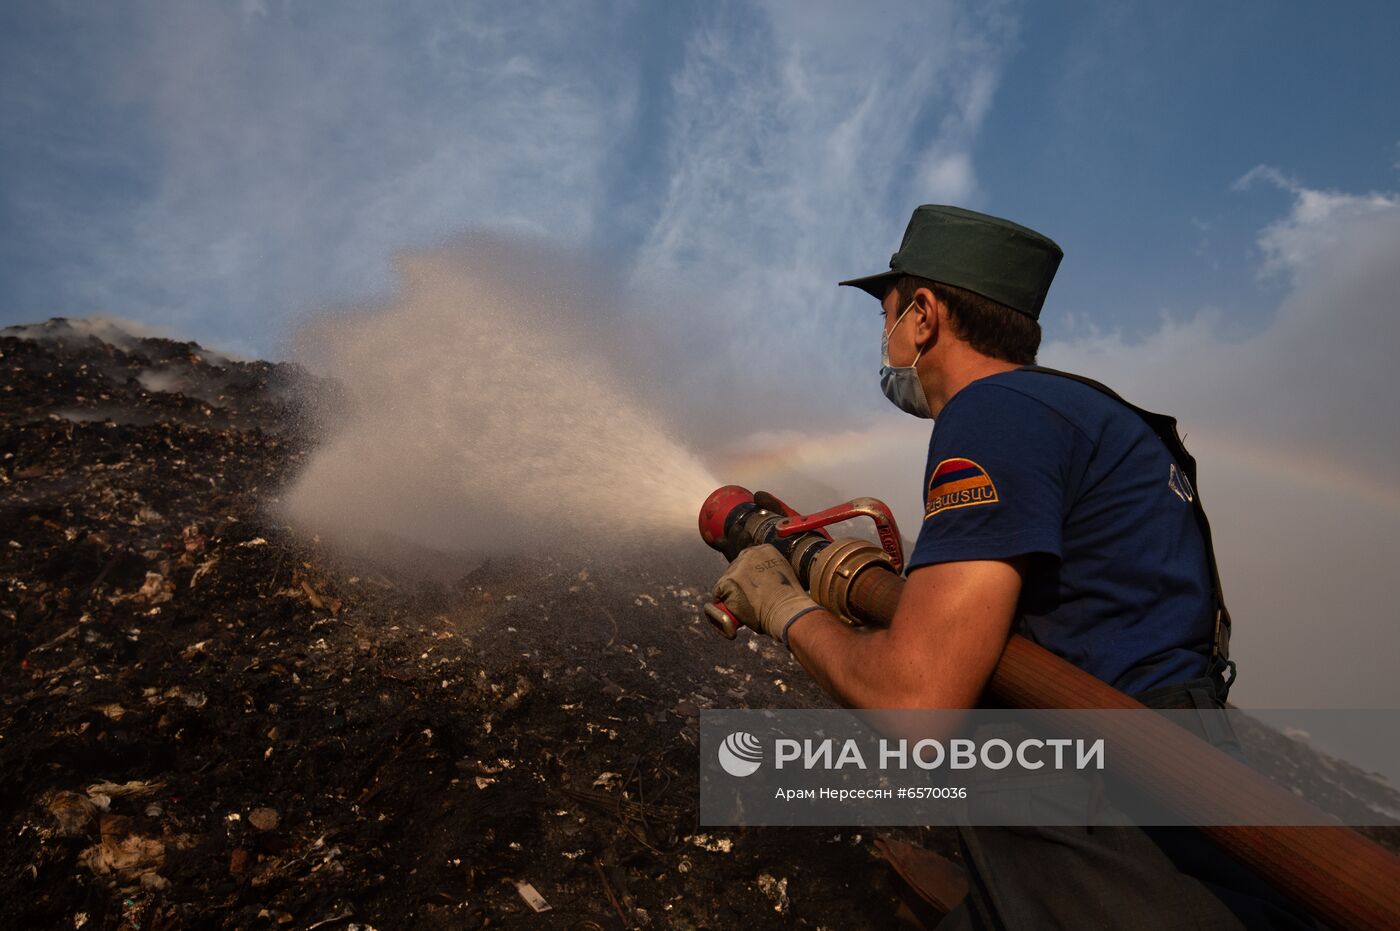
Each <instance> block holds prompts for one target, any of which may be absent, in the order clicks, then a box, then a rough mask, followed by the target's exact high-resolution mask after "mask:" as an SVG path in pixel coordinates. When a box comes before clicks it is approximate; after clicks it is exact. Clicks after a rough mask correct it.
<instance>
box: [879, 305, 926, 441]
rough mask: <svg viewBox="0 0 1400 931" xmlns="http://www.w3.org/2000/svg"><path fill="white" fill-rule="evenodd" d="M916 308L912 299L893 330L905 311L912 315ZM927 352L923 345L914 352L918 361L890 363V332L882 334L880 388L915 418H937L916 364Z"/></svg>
mask: <svg viewBox="0 0 1400 931" xmlns="http://www.w3.org/2000/svg"><path fill="white" fill-rule="evenodd" d="M913 307H914V302H913V301H910V302H909V306H908V307H906V308H904V311H903V312H902V313H900V315H899V318H898V319H896V320H895V322H894V326H892V327H890V333H893V332H894V331H895V330H896V329H897V328H898V327H899V324H900V323H901V321H903V320H904V317H905V314H908V313H909V311H910V310H911V309H913ZM923 354H924V350H923V348H922V347H920V349H919V351H918V352H917V353H915V355H914V362H913V363H912V364H911V365H899V366H895V365H890V334H889V333H886V334H884V335H883V336H881V337H880V390H881V391H883V392H885V397H887V398H889V399H890V403H892V404H893V405H894V406H895V407H897V408H899V409H900V410H902V411H904V413H906V414H913V415H914V416H915V417H925V418H928V419H932V418H933V411H931V410H929V407H928V397H927V396H926V395H925V394H924V386H923V385H922V384H921V383H920V382H919V373H918V371H916V370H915V368H914V366H916V365H918V364H919V357H920V356H922V355H923Z"/></svg>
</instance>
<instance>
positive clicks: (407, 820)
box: [0, 319, 1397, 931]
mask: <svg viewBox="0 0 1400 931" xmlns="http://www.w3.org/2000/svg"><path fill="white" fill-rule="evenodd" d="M308 397H312V398H315V399H316V402H317V403H318V404H331V405H333V404H334V403H336V393H335V389H334V385H331V384H326V383H322V382H319V381H317V380H316V379H314V378H312V377H311V376H309V375H308V374H307V373H305V372H303V371H301V370H299V369H297V368H295V367H293V366H288V365H282V364H270V363H266V362H258V361H253V362H244V361H239V360H235V359H231V358H229V357H227V356H223V355H220V354H218V353H214V352H211V351H208V350H206V349H203V348H202V347H200V346H198V345H196V344H193V343H180V342H174V341H171V340H166V339H158V338H149V337H145V338H143V337H139V336H136V335H132V334H131V333H130V332H128V331H126V330H123V329H120V328H117V327H113V326H111V325H107V324H94V323H93V322H91V321H65V320H61V319H55V320H51V321H48V322H47V323H43V324H36V325H32V326H27V327H17V328H10V329H8V330H4V331H0V554H2V555H0V663H3V669H4V674H3V675H0V799H3V800H4V801H3V807H0V827H3V830H4V832H5V837H6V842H5V843H4V844H3V845H0V927H7V928H9V927H13V928H72V929H97V928H116V929H131V931H136V929H141V931H161V929H175V928H200V929H206V928H240V929H241V928H254V929H256V928H299V929H318V928H320V929H343V931H352V929H360V931H368V929H380V931H389V929H401V928H443V929H446V928H454V929H456V928H466V927H472V928H474V927H499V928H531V929H573V931H599V929H624V928H668V929H672V928H674V929H701V928H716V929H718V928H725V929H728V928H734V927H744V928H746V929H755V931H756V929H762V928H812V929H817V928H829V929H852V928H856V929H858V928H887V927H893V926H895V924H896V910H897V908H898V907H899V899H898V896H897V894H896V891H895V886H894V881H893V877H892V873H891V870H890V869H889V867H888V866H887V864H886V862H885V860H884V859H882V854H881V850H882V849H889V842H890V839H894V840H904V841H909V842H913V843H916V844H918V845H920V846H923V847H926V848H928V849H931V850H935V851H938V852H941V853H943V854H945V855H947V856H952V857H956V854H955V852H954V851H955V838H954V837H953V835H952V833H951V832H950V831H948V830H928V829H915V828H910V829H904V830H893V831H889V830H886V831H882V832H881V834H882V838H881V839H880V845H879V846H877V844H876V841H877V838H876V837H874V836H873V834H872V833H871V832H868V831H859V830H839V829H825V830H824V829H756V830H750V831H742V830H714V829H706V828H702V827H701V826H700V825H699V824H698V818H697V800H698V787H697V780H698V771H699V766H698V758H697V743H698V715H699V712H700V711H701V710H702V709H704V708H708V707H730V708H734V707H775V708H780V707H822V706H827V705H829V701H828V700H827V699H826V698H825V696H823V695H822V694H821V693H820V691H819V690H818V689H817V688H816V687H815V686H814V685H812V684H811V682H810V680H809V679H808V678H807V677H806V676H805V674H804V673H803V672H802V670H801V669H800V668H799V667H798V666H797V665H796V664H795V662H794V661H793V660H792V659H791V658H790V657H789V656H788V655H787V654H786V652H785V651H783V650H782V649H781V648H778V647H776V646H774V645H773V644H771V643H769V642H766V641H760V640H758V639H755V638H749V637H747V636H746V635H741V639H740V640H739V641H738V642H735V643H731V642H729V641H725V640H722V639H720V638H718V637H716V636H715V635H714V634H713V633H712V631H711V630H710V628H709V627H708V625H707V624H706V622H705V621H704V620H703V618H702V616H701V603H702V599H703V595H704V588H705V587H706V586H707V585H708V584H710V583H711V582H712V581H713V578H714V577H715V576H716V575H717V573H718V571H719V569H720V565H719V564H718V557H716V556H715V555H714V554H712V553H710V552H708V551H707V550H705V549H704V547H703V546H701V545H700V544H699V541H698V540H697V541H696V545H695V547H694V549H693V550H692V551H686V552H684V553H676V554H668V553H651V554H648V556H649V558H630V559H628V560H627V561H625V562H623V563H621V564H610V563H607V562H605V561H603V560H601V559H598V560H591V561H590V560H586V559H568V560H566V559H564V558H562V557H558V556H544V555H541V556H538V557H536V558H531V559H510V560H495V561H487V562H484V563H473V564H461V565H455V567H454V564H453V563H452V560H451V559H449V558H447V557H445V556H443V555H442V554H428V553H425V552H416V553H414V551H413V550H412V547H413V541H401V542H402V545H403V547H404V551H405V552H406V553H409V554H411V555H413V557H414V558H410V559H405V560H402V568H392V569H391V568H386V566H385V564H382V563H375V564H370V563H366V562H357V561H356V560H355V559H354V558H352V557H347V556H345V555H344V554H339V555H337V554H333V553H330V552H328V551H327V550H326V549H325V548H323V547H322V546H321V545H320V544H319V543H318V542H317V541H316V540H315V539H311V540H307V539H302V538H299V537H297V536H294V535H293V534H292V532H291V531H290V530H289V528H287V527H285V526H283V525H282V524H280V523H279V522H278V520H277V519H276V517H275V516H273V515H275V513H276V511H275V508H272V507H269V506H270V505H275V503H276V501H277V495H278V491H279V489H280V488H282V487H284V485H285V484H286V483H287V482H288V481H289V480H290V479H291V478H292V477H293V476H294V475H295V474H296V472H297V469H298V466H299V464H300V463H302V462H303V461H304V459H305V457H306V455H307V454H308V451H309V450H310V449H311V445H312V443H313V442H314V437H313V436H311V435H310V433H308V431H307V429H306V427H305V425H304V424H303V423H302V422H301V420H300V419H299V417H298V410H299V409H300V408H299V406H298V404H299V403H301V402H303V401H304V400H305V399H306V398H308ZM354 506H355V502H353V501H347V502H346V507H354ZM429 557H431V558H429ZM429 564H433V567H434V571H433V572H432V573H427V572H424V571H422V569H423V567H424V566H426V565H429ZM1278 739H1279V740H1280V741H1283V743H1282V744H1281V746H1283V747H1284V750H1281V751H1280V754H1279V756H1278V767H1277V768H1278V770H1279V771H1280V772H1282V773H1283V774H1284V776H1285V777H1286V776H1287V774H1288V773H1290V772H1295V771H1301V768H1300V767H1299V765H1298V764H1297V760H1296V759H1294V758H1293V757H1291V756H1289V754H1293V755H1294V756H1296V754H1298V753H1300V752H1302V751H1300V750H1298V749H1297V746H1296V745H1294V744H1290V743H1289V742H1288V741H1287V740H1286V738H1282V737H1279V738H1278ZM1332 771H1333V773H1334V775H1335V778H1336V779H1337V780H1338V782H1339V785H1340V784H1342V783H1345V786H1346V791H1347V792H1348V793H1350V794H1351V795H1355V796H1358V797H1359V796H1363V795H1365V793H1367V792H1370V793H1372V794H1373V795H1374V796H1375V797H1377V798H1379V799H1380V800H1381V802H1385V801H1387V800H1389V801H1390V802H1391V803H1393V802H1394V801H1395V798H1396V796H1395V793H1394V791H1393V790H1391V789H1390V788H1389V787H1385V786H1380V785H1378V784H1376V783H1374V782H1367V781H1366V780H1365V779H1364V778H1363V777H1362V774H1358V773H1351V772H1348V771H1342V770H1339V769H1335V768H1334V769H1333V770H1332ZM1382 839H1383V840H1385V841H1386V842H1388V843H1391V844H1392V846H1397V845H1396V843H1395V841H1396V838H1395V836H1394V833H1393V832H1392V833H1391V834H1389V835H1384V836H1383V837H1382Z"/></svg>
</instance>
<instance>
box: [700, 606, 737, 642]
mask: <svg viewBox="0 0 1400 931" xmlns="http://www.w3.org/2000/svg"><path fill="white" fill-rule="evenodd" d="M705 619H706V620H708V621H709V622H710V623H711V624H713V625H714V627H715V629H716V630H718V631H719V632H720V633H722V634H724V636H725V637H726V638H727V639H729V640H733V639H734V638H735V637H736V636H738V634H739V628H740V627H742V626H743V625H742V624H741V623H740V622H739V619H738V618H737V617H735V616H734V613H733V612H732V611H730V610H729V607H728V606H727V605H726V604H725V603H724V602H722V601H714V602H711V603H710V604H707V605H705Z"/></svg>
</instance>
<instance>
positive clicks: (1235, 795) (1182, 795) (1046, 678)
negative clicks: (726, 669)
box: [810, 539, 1400, 931]
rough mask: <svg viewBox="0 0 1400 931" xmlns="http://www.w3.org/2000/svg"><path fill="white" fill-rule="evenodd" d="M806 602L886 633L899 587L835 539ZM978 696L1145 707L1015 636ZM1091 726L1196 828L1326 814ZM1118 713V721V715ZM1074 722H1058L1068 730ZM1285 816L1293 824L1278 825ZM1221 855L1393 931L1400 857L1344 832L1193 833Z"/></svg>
mask: <svg viewBox="0 0 1400 931" xmlns="http://www.w3.org/2000/svg"><path fill="white" fill-rule="evenodd" d="M810 589H811V593H812V597H813V598H814V599H815V600H816V601H817V602H818V603H820V604H821V605H822V606H823V607H825V608H826V609H827V610H829V611H832V612H833V613H835V614H837V615H840V616H843V617H846V618H850V619H852V620H855V621H858V622H860V623H863V624H870V625H874V626H881V627H884V626H888V625H889V623H890V621H891V619H892V618H893V617H894V614H895V609H896V608H897V607H898V605H899V598H900V594H901V593H902V591H903V589H904V579H903V578H902V577H900V575H899V574H898V573H896V572H895V571H894V570H893V568H892V567H891V566H890V564H889V563H888V562H887V561H886V557H885V554H884V552H883V551H882V550H881V549H880V547H878V546H875V545H874V544H871V543H868V542H866V541H864V540H855V539H848V540H837V541H835V542H834V543H833V544H832V545H829V546H827V547H826V548H825V549H823V550H822V551H821V552H820V553H819V554H818V555H817V556H816V558H815V560H814V561H813V563H812V568H811V584H810ZM987 692H988V693H989V694H990V695H991V696H992V697H993V698H994V699H996V700H997V701H999V702H1001V703H1003V704H1005V705H1009V706H1012V707H1016V708H1033V709H1042V710H1044V711H1046V712H1047V713H1049V714H1052V715H1053V712H1054V711H1057V710H1058V711H1082V710H1090V709H1142V710H1146V706H1145V705H1143V704H1141V703H1140V702H1137V701H1134V700H1133V699H1132V698H1129V697H1128V696H1127V695H1124V694H1123V693H1122V692H1119V691H1118V690H1117V689H1115V688H1113V687H1112V686H1110V685H1108V684H1107V683H1105V682H1103V681H1102V680H1100V679H1097V678H1095V677H1094V676H1092V675H1090V674H1089V673H1087V672H1084V671H1083V670H1082V669H1080V668H1078V667H1077V666H1074V665H1073V664H1071V663H1069V662H1067V661H1065V660H1063V659H1061V658H1059V657H1058V656H1055V655H1054V654H1053V653H1051V652H1050V651H1048V650H1046V649H1044V648H1043V647H1040V646H1037V645H1036V644H1034V643H1032V642H1030V641H1029V640H1027V639H1026V638H1024V637H1021V636H1019V635H1013V636H1012V637H1011V638H1010V639H1009V640H1008V641H1007V644H1006V649H1005V650H1003V651H1002V654H1001V659H1000V660H999V661H998V663H997V667H996V669H995V670H994V671H993V672H992V677H991V680H990V681H989V682H988V684H987ZM1103 717H1104V718H1106V719H1110V720H1096V721H1095V725H1096V727H1099V728H1100V731H1101V732H1100V734H1099V736H1103V737H1105V738H1107V739H1108V740H1109V741H1110V742H1111V743H1112V744H1113V745H1114V746H1116V747H1122V748H1123V751H1124V752H1123V753H1121V754H1118V757H1119V759H1120V761H1121V765H1122V767H1123V771H1124V774H1125V775H1126V776H1127V777H1129V778H1130V779H1131V780H1132V782H1133V783H1134V785H1135V786H1136V787H1137V788H1139V789H1140V790H1141V791H1142V792H1144V794H1146V795H1148V796H1150V797H1151V798H1153V799H1154V800H1155V801H1157V802H1159V803H1161V804H1164V805H1166V806H1168V807H1170V808H1172V809H1173V810H1176V811H1191V812H1194V813H1199V820H1201V821H1202V822H1209V821H1210V820H1212V817H1216V818H1218V819H1220V820H1235V821H1241V820H1243V821H1249V820H1254V819H1252V818H1250V817H1248V816H1249V814H1250V813H1257V814H1258V815H1259V816H1260V817H1259V820H1264V817H1265V813H1266V812H1267V813H1269V817H1271V818H1273V819H1275V820H1277V819H1278V815H1279V814H1280V813H1284V814H1285V818H1286V815H1287V813H1290V812H1291V813H1296V814H1297V815H1298V817H1297V819H1296V820H1297V821H1298V822H1299V823H1308V822H1312V823H1315V822H1316V821H1318V820H1321V819H1325V818H1326V816H1325V815H1324V814H1322V813H1321V812H1320V811H1319V810H1318V809H1316V808H1314V807H1313V806H1312V805H1310V804H1308V803H1307V802H1304V801H1303V800H1302V799H1300V798H1298V797H1297V796H1295V795H1294V794H1293V793H1291V792H1289V791H1287V790H1286V789H1283V788H1281V787H1279V786H1277V785H1275V784H1274V783H1272V782H1270V781H1268V780H1267V779H1265V778H1263V777H1262V776H1260V775H1258V774H1257V773H1255V772H1254V771H1253V770H1251V769H1250V768H1249V767H1247V766H1245V765H1244V764H1243V763H1241V762H1239V761H1238V760H1236V759H1235V758H1233V757H1231V756H1229V755H1228V754H1226V753H1224V752H1222V751H1220V750H1218V749H1216V748H1215V747H1213V746H1211V745H1210V744H1208V743H1206V742H1205V741H1203V740H1200V739H1199V738H1197V737H1196V736H1195V735H1194V734H1191V733H1190V732H1189V731H1187V730H1185V729H1184V728H1182V727H1179V726H1178V725H1176V724H1174V723H1172V722H1171V721H1170V720H1169V719H1168V718H1166V717H1163V716H1158V715H1142V716H1139V715H1133V716H1131V717H1132V720H1131V721H1128V720H1122V724H1121V726H1118V727H1117V728H1116V729H1115V722H1114V721H1113V720H1111V719H1112V718H1113V717H1115V716H1103ZM1125 717H1126V716H1125ZM1071 718H1072V716H1067V717H1066V721H1065V722H1064V723H1065V725H1066V726H1067V727H1072V724H1071ZM1286 820H1292V819H1286ZM1197 830H1199V831H1201V832H1202V833H1204V834H1205V835H1206V836H1207V837H1209V838H1210V839H1211V840H1213V841H1214V842H1215V843H1216V844H1217V845H1219V846H1220V848H1221V849H1222V850H1224V851H1226V852H1227V853H1229V854H1231V855H1232V856H1234V857H1235V858H1236V859H1238V860H1240V861H1241V862H1243V863H1245V864H1247V865H1248V866H1250V867H1252V868H1254V870H1255V871H1256V872H1258V873H1259V874H1260V875H1261V876H1263V877H1265V878H1267V879H1268V880H1270V881H1271V882H1273V883H1274V884H1275V885H1276V886H1278V887H1280V888H1281V889H1282V890H1283V891H1285V892H1287V893H1288V894H1290V895H1291V896H1292V897H1293V898H1294V899H1296V900H1297V901H1298V902H1299V903H1300V904H1301V905H1303V906H1304V907H1305V908H1307V909H1309V910H1310V911H1312V912H1313V913H1314V914H1315V915H1316V916H1317V917H1318V918H1320V919H1322V920H1323V921H1324V922H1326V923H1328V924H1329V925H1332V926H1333V927H1335V928H1338V929H1341V928H1356V929H1374V931H1393V929H1396V928H1400V858H1397V857H1396V856H1395V855H1394V854H1392V853H1390V852H1389V851H1387V850H1386V849H1385V848H1383V847H1381V846H1380V845H1379V844H1376V843H1374V842H1373V841H1370V840H1368V839H1367V838H1365V837H1363V836H1362V835H1361V834H1359V833H1358V832H1356V831H1354V830H1352V829H1351V828H1348V827H1341V826H1337V827H1244V826H1218V825H1216V826H1212V825H1209V824H1206V825H1205V826H1202V827H1199V828H1197Z"/></svg>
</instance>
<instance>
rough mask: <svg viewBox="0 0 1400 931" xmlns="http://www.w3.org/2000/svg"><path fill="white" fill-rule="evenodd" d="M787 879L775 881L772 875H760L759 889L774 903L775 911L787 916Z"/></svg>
mask: <svg viewBox="0 0 1400 931" xmlns="http://www.w3.org/2000/svg"><path fill="white" fill-rule="evenodd" d="M787 884H788V881H787V878H786V877H784V878H783V879H775V878H774V877H773V876H772V875H771V874H768V873H759V874H758V889H759V891H760V892H762V893H763V894H764V895H766V896H768V899H769V900H770V901H771V902H772V903H773V911H775V912H777V913H778V914H779V915H786V914H787V910H788V894H787Z"/></svg>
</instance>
